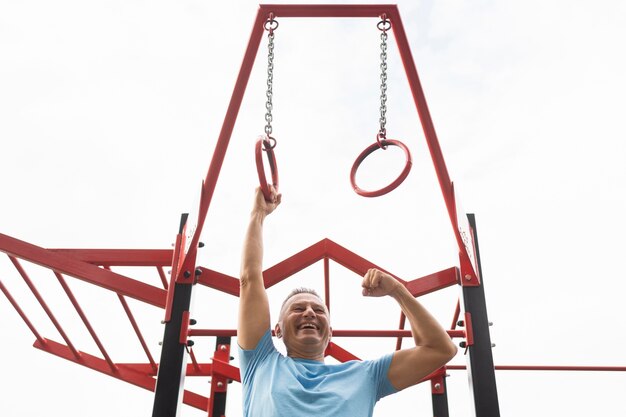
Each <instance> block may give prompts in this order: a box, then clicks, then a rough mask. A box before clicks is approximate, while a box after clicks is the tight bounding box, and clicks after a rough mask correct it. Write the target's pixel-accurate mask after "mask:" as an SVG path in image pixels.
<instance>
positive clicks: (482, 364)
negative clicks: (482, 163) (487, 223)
mask: <svg viewBox="0 0 626 417" xmlns="http://www.w3.org/2000/svg"><path fill="white" fill-rule="evenodd" d="M467 217H468V220H469V224H470V227H471V229H472V232H473V240H474V248H475V252H476V262H477V265H478V274H479V276H480V285H478V286H463V304H464V309H465V312H466V313H470V315H471V326H472V333H473V342H474V343H473V344H472V345H470V346H468V347H467V349H468V351H467V358H468V359H467V361H468V363H467V371H468V372H469V377H470V378H469V380H470V384H471V394H472V398H473V402H474V411H475V416H477V417H499V416H500V407H499V404H498V391H497V388H496V374H495V368H494V364H493V355H492V352H491V337H490V336H489V320H488V318H487V304H486V302H485V290H484V285H485V279H484V276H483V273H482V267H481V263H480V250H479V248H478V232H477V230H476V219H475V218H474V214H468V215H467Z"/></svg>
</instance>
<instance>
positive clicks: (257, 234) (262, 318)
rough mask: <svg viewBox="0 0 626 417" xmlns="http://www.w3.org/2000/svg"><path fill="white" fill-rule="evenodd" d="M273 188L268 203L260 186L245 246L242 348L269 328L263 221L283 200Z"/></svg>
mask: <svg viewBox="0 0 626 417" xmlns="http://www.w3.org/2000/svg"><path fill="white" fill-rule="evenodd" d="M270 191H271V201H269V202H268V201H265V198H264V197H263V193H262V192H261V189H260V188H257V190H256V195H255V200H254V205H253V208H252V212H251V213H250V223H249V224H248V231H247V233H246V238H245V241H244V245H243V254H242V259H241V272H240V274H241V275H240V293H239V324H238V326H237V342H238V343H239V346H241V348H242V349H254V348H255V347H256V345H257V344H258V342H259V340H260V339H261V337H262V336H263V334H264V333H265V332H266V331H267V329H269V328H270V309H269V302H268V299H267V294H266V292H265V286H264V284H263V222H264V220H265V217H266V216H267V215H268V214H270V213H271V212H272V211H274V209H276V207H278V205H279V204H280V200H281V194H277V193H276V190H274V188H273V187H271V186H270Z"/></svg>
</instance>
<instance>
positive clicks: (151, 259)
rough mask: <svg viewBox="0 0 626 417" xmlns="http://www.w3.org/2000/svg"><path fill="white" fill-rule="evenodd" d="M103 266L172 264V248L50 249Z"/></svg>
mask: <svg viewBox="0 0 626 417" xmlns="http://www.w3.org/2000/svg"><path fill="white" fill-rule="evenodd" d="M48 250H49V251H51V252H54V253H59V254H62V255H66V256H70V257H72V258H74V259H76V260H78V261H83V262H87V263H90V264H94V265H103V266H161V267H163V266H171V265H172V249H48Z"/></svg>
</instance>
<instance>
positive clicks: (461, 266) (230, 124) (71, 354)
mask: <svg viewBox="0 0 626 417" xmlns="http://www.w3.org/2000/svg"><path fill="white" fill-rule="evenodd" d="M270 14H271V15H273V16H275V17H276V18H281V19H282V18H292V17H315V18H336V17H342V18H370V19H379V18H380V17H381V16H382V15H385V16H386V18H387V19H389V20H390V22H391V27H392V31H393V33H394V38H395V40H396V42H397V46H398V50H399V52H400V57H401V59H402V63H403V65H404V69H405V72H406V75H407V79H408V82H409V86H410V89H411V93H412V97H413V100H414V103H415V106H416V108H417V111H418V114H419V118H420V122H421V125H422V128H423V131H424V136H425V138H426V142H427V145H428V148H429V150H430V155H431V158H432V161H433V165H434V168H435V172H436V176H437V178H438V181H439V185H440V188H441V191H442V196H443V199H444V202H445V205H446V208H447V212H448V215H449V218H450V223H451V233H453V234H454V236H455V238H456V242H457V244H458V249H459V262H458V264H457V265H452V266H450V267H449V268H447V269H445V270H442V271H434V272H433V273H432V274H430V275H427V276H423V277H419V278H416V279H412V280H409V281H404V280H400V281H401V282H402V283H403V284H404V285H405V286H406V287H407V288H408V289H409V291H410V292H411V293H412V294H413V295H414V296H416V297H418V296H420V295H423V294H427V293H429V292H433V291H436V290H439V289H442V288H446V287H450V286H453V285H458V286H459V287H460V289H461V293H462V297H461V299H462V301H460V302H458V303H457V304H456V307H455V313H454V320H453V324H452V326H451V328H450V330H449V334H450V336H451V337H454V338H460V339H463V341H462V346H464V347H466V349H467V358H468V367H467V369H468V372H469V374H470V380H471V384H470V390H471V393H472V398H473V403H474V409H475V410H474V411H475V414H476V415H479V416H490V417H492V416H499V406H498V397H497V390H496V382H495V374H494V365H493V359H492V355H491V341H490V337H489V330H488V320H487V312H486V304H485V297H484V291H483V280H482V277H481V274H480V262H479V254H478V244H477V233H476V225H475V223H474V219H473V216H467V215H466V214H465V213H462V212H459V211H458V209H457V207H458V205H457V199H456V196H455V192H454V186H453V183H452V181H451V179H450V177H449V174H448V171H447V169H446V165H445V162H444V158H443V155H442V152H441V148H440V146H439V142H438V139H437V136H436V133H435V129H434V125H433V122H432V120H431V117H430V113H429V111H428V107H427V104H426V99H425V97H424V93H423V90H422V88H421V85H420V81H419V78H418V74H417V69H416V67H415V63H414V61H413V57H412V55H411V51H410V48H409V44H408V40H407V37H406V33H405V32H404V27H403V24H402V20H401V18H400V14H399V11H398V8H397V7H396V6H395V5H261V6H260V7H259V10H258V13H257V16H256V19H255V22H254V26H253V30H252V33H251V36H250V40H249V43H248V46H247V49H246V52H245V55H244V60H243V63H242V66H241V69H240V72H239V75H238V77H237V81H236V85H235V88H234V91H233V94H232V97H231V101H230V104H229V106H228V110H227V114H226V117H225V119H224V123H223V126H222V129H221V132H220V134H219V138H218V140H217V144H216V148H215V151H214V153H213V157H212V160H211V163H210V166H209V169H208V173H207V175H206V178H205V180H204V182H203V185H202V189H201V192H200V203H199V207H198V208H197V210H198V214H197V217H195V218H194V219H189V218H188V216H187V215H183V217H182V219H181V222H180V228H179V230H178V234H177V239H176V243H175V246H174V248H173V249H168V250H123V249H119V250H116V249H103V250H99V249H56V250H55V249H43V248H41V247H37V246H35V245H32V244H29V243H26V242H23V241H20V240H17V239H15V238H13V237H10V236H6V235H0V251H2V252H4V253H6V254H7V255H8V256H9V258H10V260H11V262H12V263H13V265H14V266H15V268H16V271H17V272H18V273H19V275H21V277H22V278H23V279H24V281H25V282H26V283H27V285H28V286H29V287H30V288H31V290H32V291H33V294H34V295H35V297H36V298H37V300H38V301H39V303H40V304H41V306H42V307H43V309H44V310H45V312H46V313H47V314H48V316H49V317H50V319H51V321H52V322H53V324H54V325H55V326H56V328H57V329H58V330H59V333H60V334H61V335H62V337H63V339H64V342H65V343H59V342H56V341H53V340H50V339H47V338H45V337H43V336H42V335H41V334H40V333H39V332H38V330H37V329H36V328H35V326H34V325H33V324H32V323H31V321H30V319H29V318H28V317H27V315H26V314H25V313H24V312H23V311H22V309H21V308H20V305H19V303H18V302H17V301H16V300H15V299H14V298H13V297H12V295H11V293H10V292H9V290H8V289H7V288H6V287H5V286H4V284H2V283H1V282H0V289H2V291H3V293H4V294H5V295H6V297H7V298H8V300H9V302H10V303H11V304H12V305H13V306H14V307H15V309H16V311H17V312H18V313H19V314H20V316H21V317H22V318H23V320H24V322H25V323H26V324H27V326H28V327H29V328H30V329H31V331H32V332H33V334H34V335H35V338H36V341H35V344H34V345H35V347H37V348H38V349H41V350H44V351H46V352H49V353H51V354H54V355H56V356H59V357H62V358H65V359H67V360H69V361H72V362H75V363H77V364H80V365H83V366H86V367H89V368H91V369H93V370H96V371H99V372H102V373H105V374H107V375H110V376H113V377H115V378H118V379H121V380H124V381H126V382H129V383H131V384H134V385H137V386H140V387H143V388H146V389H149V390H153V391H154V392H155V401H154V408H153V416H154V417H161V416H163V417H165V416H175V415H177V413H178V411H179V408H180V406H181V403H185V404H188V405H191V406H193V407H196V408H199V409H202V410H206V411H207V412H208V415H209V416H222V415H224V413H225V401H226V393H227V390H228V383H229V382H231V381H233V380H234V381H238V380H239V372H238V369H237V368H236V367H234V366H233V365H232V364H230V360H231V356H230V355H231V353H230V352H231V337H232V336H235V330H234V329H231V330H224V329H219V330H217V329H193V328H191V327H190V326H191V325H192V324H193V320H192V319H191V313H190V300H191V296H192V293H193V290H194V287H195V285H198V284H199V285H206V286H208V287H211V288H214V289H216V290H220V291H223V292H225V293H228V294H231V295H233V296H237V295H238V287H239V286H238V280H237V278H236V277H232V276H228V275H225V274H222V273H220V272H218V271H215V270H212V269H211V268H210V267H205V266H201V265H199V264H198V259H197V254H198V248H199V246H201V242H200V234H201V233H202V229H203V226H204V223H205V219H206V216H207V213H208V209H209V206H210V205H211V201H212V198H213V193H214V190H215V187H216V184H217V181H218V178H219V174H220V171H221V167H222V163H223V161H224V158H225V156H226V152H227V150H228V145H229V141H230V137H231V134H232V131H233V128H234V125H235V121H236V119H237V114H238V111H239V108H240V106H241V102H242V99H243V95H244V92H245V89H246V85H247V82H248V79H249V77H250V73H251V71H252V66H253V63H254V58H255V56H256V54H257V50H258V47H259V44H260V41H261V38H262V35H263V31H264V29H263V25H264V22H265V21H266V20H267V19H268V16H270ZM194 209H195V208H194ZM319 261H322V262H324V270H325V284H326V285H325V288H326V294H325V295H326V300H327V302H328V301H329V300H330V294H329V285H328V283H329V280H330V274H329V267H328V265H329V262H330V261H334V262H337V263H338V264H341V265H343V266H344V267H346V268H347V269H349V270H351V271H353V272H355V273H357V274H361V275H362V274H363V273H365V271H366V270H367V269H368V268H371V267H377V266H376V265H374V264H373V263H371V262H369V261H368V260H366V259H364V258H362V257H360V256H359V255H358V254H356V253H353V252H351V251H350V250H349V249H347V248H345V247H343V246H341V245H339V244H337V243H335V242H333V241H331V240H329V239H324V240H322V241H320V242H318V243H315V244H313V245H312V246H309V247H308V248H305V249H303V250H301V251H300V252H298V253H295V254H294V255H292V256H291V257H289V258H288V259H285V260H284V261H282V262H280V263H278V264H276V265H274V266H273V267H271V268H269V269H267V270H266V271H265V272H264V278H265V282H266V287H267V288H270V287H271V286H272V285H274V284H276V283H278V282H280V281H282V280H284V279H286V278H288V277H290V276H292V275H293V274H295V273H296V272H298V271H300V270H302V269H304V268H306V267H308V266H310V265H312V264H314V263H316V262H319ZM23 262H28V263H32V264H37V265H40V266H43V267H46V268H48V269H50V270H51V272H52V273H53V274H54V275H55V277H56V278H57V279H58V280H59V283H60V285H61V286H62V287H63V289H64V290H65V291H66V293H67V296H68V297H69V299H70V301H71V302H72V304H73V305H74V307H75V308H76V311H77V312H78V314H79V315H80V317H81V319H82V320H83V322H84V324H85V326H86V327H87V329H88V331H89V333H90V334H91V336H92V337H93V339H94V341H95V343H96V345H97V346H98V348H99V350H100V354H101V356H102V357H99V356H96V355H95V354H88V353H86V352H80V351H78V350H77V349H76V348H75V347H74V345H73V344H72V341H71V340H70V339H69V338H68V337H67V335H66V334H65V332H64V331H63V327H62V326H61V324H60V323H59V322H58V320H57V319H56V318H55V316H54V314H53V312H52V311H51V309H50V308H49V307H48V306H47V304H46V302H45V300H44V298H43V297H42V295H41V294H40V293H39V292H38V291H37V288H36V287H35V286H34V285H33V283H32V280H31V279H30V278H29V275H28V273H27V272H26V270H25V269H24V268H23V266H22V263H23ZM118 266H124V267H135V266H136V267H152V268H154V271H155V274H156V275H158V278H159V279H160V281H161V283H162V288H160V287H157V286H153V285H149V284H145V283H143V282H141V281H139V280H136V279H133V278H131V277H129V276H126V275H122V274H119V273H116V272H113V271H112V268H115V267H118ZM165 267H171V270H172V272H171V277H170V278H169V279H168V278H167V277H166V274H165V273H164V268H165ZM389 272H390V273H392V274H393V271H389ZM65 276H69V277H73V278H76V279H80V280H83V281H85V282H88V283H90V284H93V285H96V286H99V287H102V288H104V289H105V290H108V291H113V292H114V293H116V294H117V295H118V297H119V299H120V303H121V305H122V308H123V309H124V311H125V312H126V314H127V315H128V318H129V321H130V322H131V324H132V325H133V328H134V329H135V332H136V334H137V337H138V340H139V343H140V345H141V346H142V347H143V349H144V351H145V353H146V356H147V359H148V361H147V362H146V363H141V364H138V363H118V362H115V361H114V360H113V359H112V358H111V357H110V355H109V354H108V353H107V350H106V348H105V346H104V343H103V342H102V341H101V340H100V338H99V337H98V335H97V334H96V332H95V330H94V329H93V327H92V326H91V324H90V322H89V320H88V318H87V316H86V315H85V313H84V312H83V310H82V308H81V307H80V304H79V303H78V300H77V299H76V298H75V297H74V295H73V294H72V292H71V290H70V289H69V286H67V283H66V282H65ZM398 279H399V278H398ZM127 297H130V298H134V299H136V300H139V301H141V302H144V303H148V304H150V305H153V306H156V307H159V308H162V309H163V310H164V323H165V334H164V338H163V346H162V351H161V358H160V361H159V362H158V363H157V362H156V361H155V359H154V358H153V357H152V356H151V354H150V352H149V350H148V349H147V348H146V343H145V340H144V337H143V336H142V332H141V329H140V328H139V326H137V324H136V321H135V319H134V317H133V314H132V312H131V310H130V308H129V307H128V304H127V303H126V301H125V300H126V298H127ZM459 319H461V320H459ZM457 323H458V325H459V326H461V325H462V328H461V330H457V328H456V326H457ZM333 333H334V335H336V336H355V337H356V336H360V337H395V338H397V340H398V341H397V347H398V348H399V347H400V345H401V341H402V338H405V337H410V331H408V330H405V329H404V317H401V318H400V326H398V329H397V330H367V331H363V330H348V329H336V330H334V332H333ZM190 336H217V343H216V347H215V352H214V354H213V358H212V361H211V363H198V361H197V360H196V359H195V355H194V352H193V348H192V343H191V341H190V340H189V337H190ZM327 354H328V355H330V356H333V357H334V358H336V359H338V360H340V361H345V360H350V359H355V358H356V356H355V355H354V354H353V353H351V352H348V351H347V350H345V349H343V348H342V347H341V346H339V345H337V344H335V343H331V345H330V346H329V348H328V351H327ZM187 361H190V363H189V364H188V363H187ZM197 375H203V376H210V377H211V388H210V392H209V393H208V395H207V393H198V392H193V391H191V390H187V389H185V384H184V381H185V377H192V376H197ZM445 375H446V374H445V369H441V370H439V371H438V372H435V373H434V374H432V375H431V376H429V377H428V378H427V379H428V380H430V382H431V387H432V394H433V409H434V414H435V415H436V416H439V417H441V416H447V415H448V405H447V395H446V384H445Z"/></svg>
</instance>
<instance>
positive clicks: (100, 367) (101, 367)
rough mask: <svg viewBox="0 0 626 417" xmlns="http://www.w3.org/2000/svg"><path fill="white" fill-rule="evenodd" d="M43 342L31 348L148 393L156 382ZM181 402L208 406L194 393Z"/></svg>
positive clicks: (90, 356)
mask: <svg viewBox="0 0 626 417" xmlns="http://www.w3.org/2000/svg"><path fill="white" fill-rule="evenodd" d="M45 340H46V343H45V344H42V343H40V342H38V341H37V342H35V343H34V345H33V346H34V347H36V348H37V349H41V350H43V351H45V352H48V353H51V354H53V355H55V356H58V357H60V358H63V359H67V360H68V361H71V362H74V363H77V364H79V365H83V366H85V367H87V368H89V369H93V370H94V371H98V372H101V373H103V374H105V375H109V376H112V377H114V378H117V379H120V380H122V381H126V382H128V383H130V384H133V385H136V386H138V387H141V388H145V389H147V390H149V391H154V387H155V384H156V380H155V379H154V378H152V377H151V376H150V375H149V374H147V373H143V372H139V371H137V370H136V369H133V368H132V367H129V366H125V365H124V364H117V368H116V370H115V371H112V370H111V368H110V367H109V366H108V364H107V363H106V361H105V360H103V359H100V358H98V357H95V356H92V355H90V354H88V353H85V352H81V355H80V359H79V360H77V359H76V358H75V357H74V356H73V355H72V353H71V351H70V350H69V348H68V347H67V346H65V345H63V344H61V343H57V342H55V341H53V340H50V339H45ZM183 402H184V403H185V404H187V405H190V406H192V407H195V408H198V409H200V410H203V411H204V410H206V407H207V405H208V398H206V397H203V396H202V395H199V394H196V393H195V392H191V391H187V390H185V393H184V395H183Z"/></svg>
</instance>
